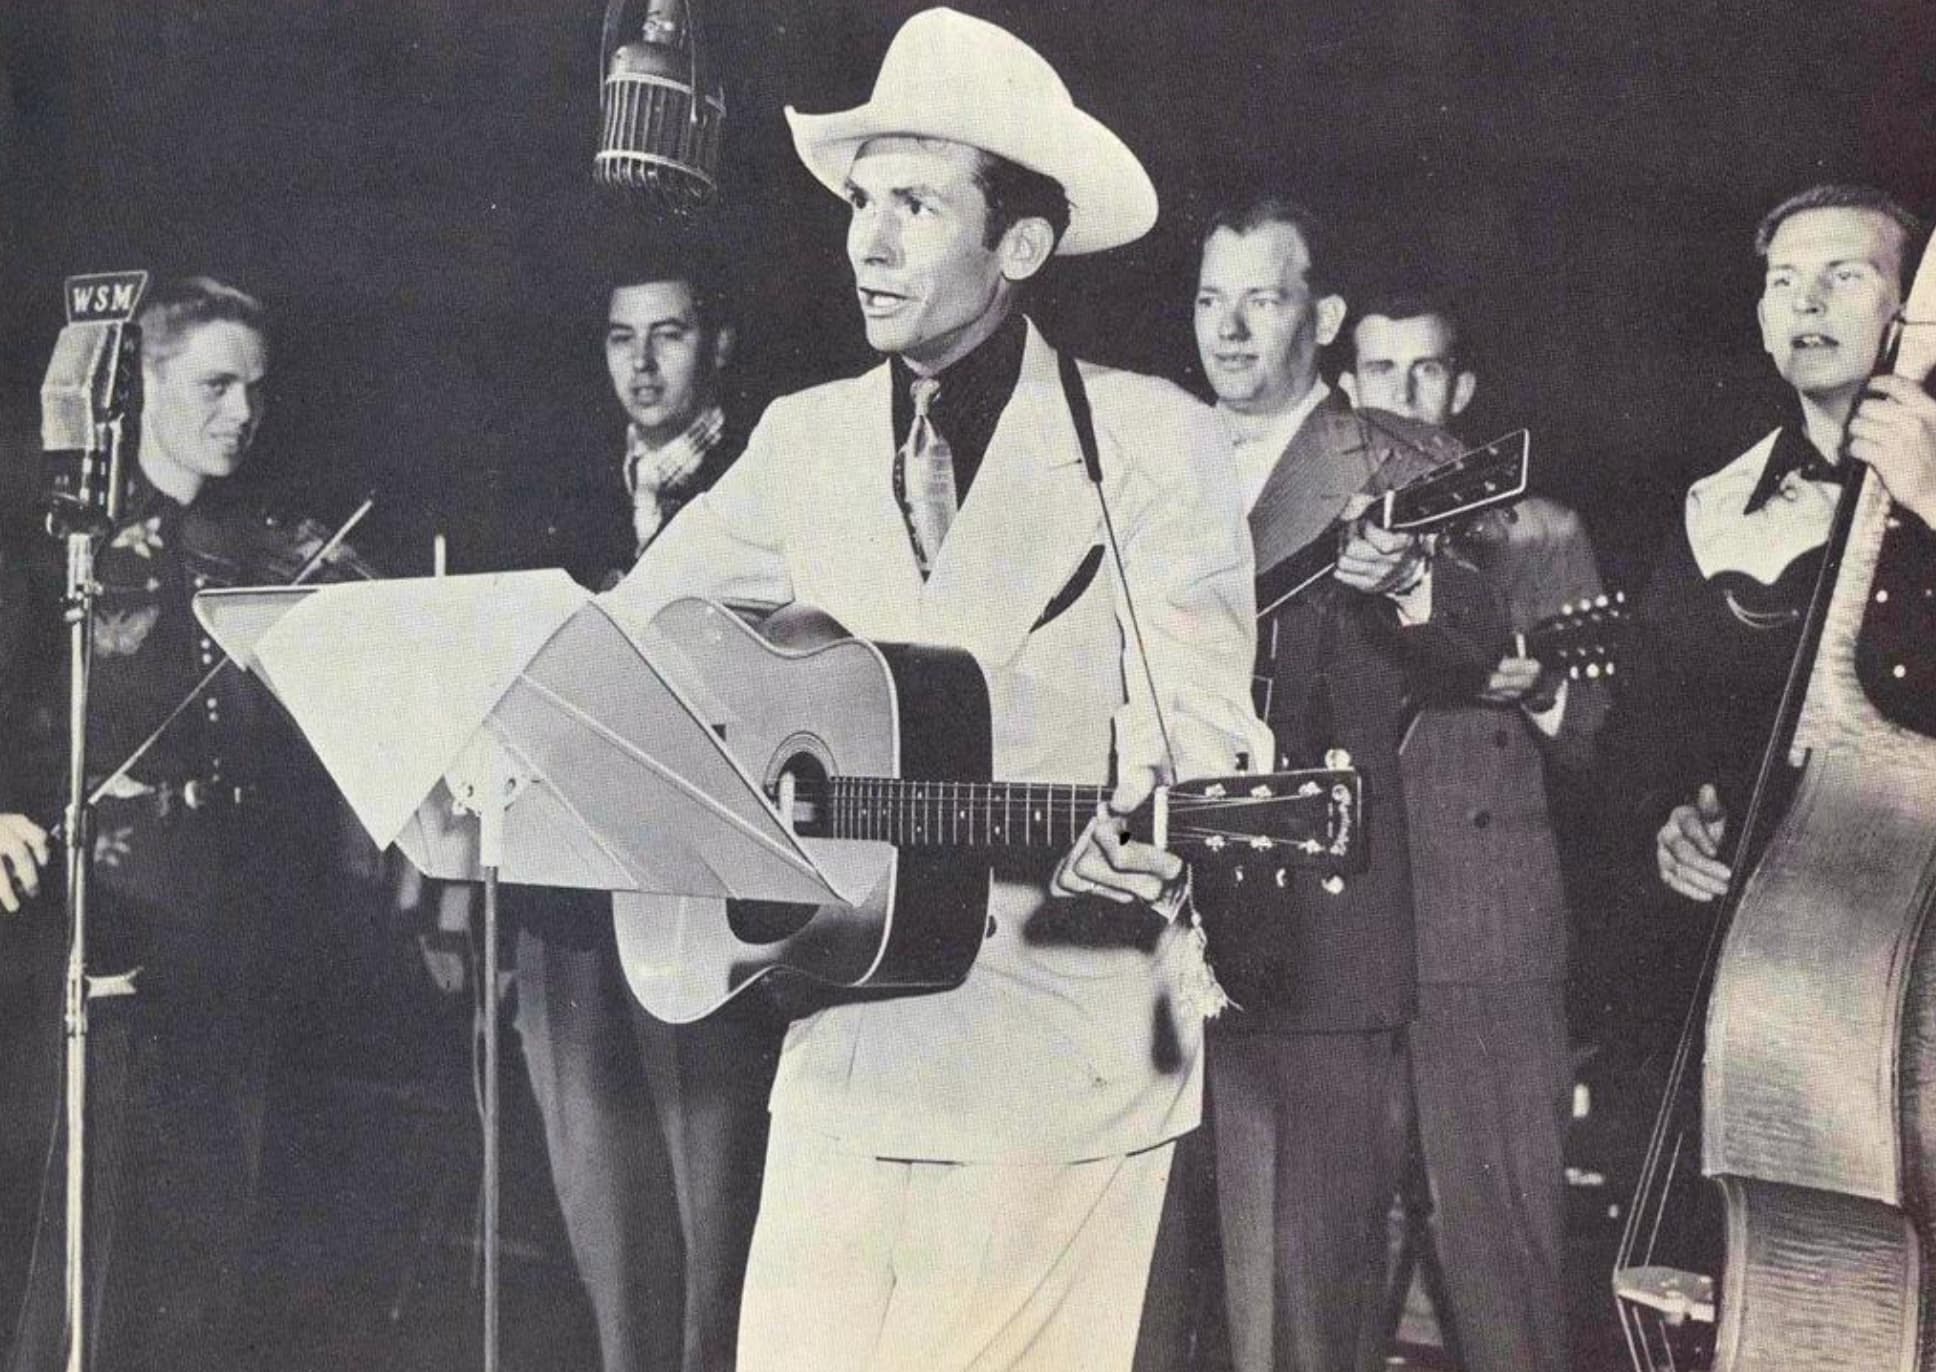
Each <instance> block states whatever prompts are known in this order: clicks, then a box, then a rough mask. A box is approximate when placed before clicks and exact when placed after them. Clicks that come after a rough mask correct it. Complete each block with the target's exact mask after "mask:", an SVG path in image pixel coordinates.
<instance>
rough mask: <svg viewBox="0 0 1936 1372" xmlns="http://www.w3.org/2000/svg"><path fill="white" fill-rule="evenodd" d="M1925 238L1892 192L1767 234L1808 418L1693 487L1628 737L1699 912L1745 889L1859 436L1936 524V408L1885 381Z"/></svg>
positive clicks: (1812, 204)
mask: <svg viewBox="0 0 1936 1372" xmlns="http://www.w3.org/2000/svg"><path fill="white" fill-rule="evenodd" d="M1925 232H1926V230H1925V227H1924V225H1923V224H1922V223H1921V222H1920V221H1919V220H1918V219H1917V218H1916V217H1915V216H1914V215H1912V214H1910V213H1909V212H1908V211H1907V210H1905V209H1904V208H1903V207H1902V206H1901V205H1899V204H1898V203H1897V202H1896V201H1895V200H1894V199H1892V198H1891V197H1890V196H1888V195H1887V194H1885V193H1884V192H1882V191H1879V190H1875V189H1872V188H1870V187H1866V186H1854V185H1836V184H1828V185H1819V186H1813V187H1810V188H1809V189H1807V190H1804V191H1802V192H1800V193H1798V194H1796V195H1792V196H1790V197H1789V198H1787V199H1786V200H1784V201H1782V202H1781V203H1780V204H1779V205H1777V206H1775V208H1774V209H1773V210H1771V211H1769V213H1768V215H1767V216H1766V217H1765V218H1764V219H1763V220H1762V221H1761V224H1760V226H1759V228H1758V229H1757V230H1756V232H1755V240H1754V246H1755V252H1756V254H1757V255H1758V256H1759V257H1761V258H1762V260H1763V262H1764V263H1765V273H1764V276H1763V281H1762V290H1761V298H1760V300H1759V301H1758V303H1757V304H1756V307H1755V316H1756V319H1757V321H1758V322H1759V325H1760V331H1761V343H1762V347H1763V348H1764V349H1765V350H1766V351H1767V353H1768V356H1769V358H1770V359H1771V360H1772V361H1773V362H1774V365H1775V370H1776V371H1777V372H1778V373H1779V374H1780V375H1781V378H1782V380H1783V381H1784V382H1786V383H1787V385H1788V387H1789V388H1790V389H1791V390H1792V391H1793V393H1794V399H1795V409H1794V412H1793V413H1792V415H1791V417H1790V418H1789V419H1788V421H1787V422H1786V423H1784V424H1783V425H1782V426H1781V427H1780V428H1778V429H1776V430H1775V431H1774V432H1772V433H1770V434H1767V435H1766V436H1764V437H1763V438H1761V439H1760V441H1758V442H1757V443H1755V444H1754V445H1753V446H1752V447H1750V448H1749V449H1748V450H1747V451H1746V452H1744V453H1742V454H1741V456H1739V457H1737V458H1736V459H1734V461H1732V462H1730V463H1729V464H1728V465H1726V466H1725V467H1722V468H1721V469H1720V470H1719V471H1717V472H1714V473H1713V474H1712V475H1709V476H1706V477H1703V478H1702V479H1701V480H1699V481H1697V482H1695V483H1694V485H1693V486H1692V487H1691V488H1690V489H1689V491H1688V493H1687V497H1686V501H1685V504H1684V507H1683V512H1682V523H1681V527H1680V529H1679V530H1678V531H1677V534H1676V536H1675V537H1673V538H1672V539H1671V541H1670V543H1669V546H1668V549H1667V551H1666V553H1665V554H1664V555H1663V557H1662V559H1661V562H1660V564H1659V566H1658V568H1657V570H1656V572H1655V575H1654V578H1653V581H1652V583H1651V585H1650V587H1649V589H1648V592H1647V595H1646V597H1645V598H1644V600H1643V602H1642V605H1641V610H1640V614H1641V620H1642V623H1643V625H1644V626H1645V628H1646V629H1647V630H1648V632H1649V633H1650V634H1651V635H1652V637H1653V638H1654V639H1655V640H1656V642H1654V643H1652V644H1650V645H1649V646H1648V649H1647V651H1645V652H1644V653H1641V654H1638V655H1637V662H1636V665H1637V666H1638V667H1640V668H1642V669H1643V670H1641V671H1639V672H1637V673H1635V674H1634V675H1633V676H1632V678H1631V679H1630V680H1629V681H1628V683H1627V686H1626V688H1625V689H1624V690H1623V692H1622V700H1621V704H1620V705H1619V707H1618V708H1617V711H1616V715H1615V721H1614V724H1613V726H1611V727H1610V731H1609V732H1610V735H1611V737H1613V738H1615V739H1617V740H1619V741H1620V742H1621V743H1622V745H1623V747H1622V749H1621V754H1620V757H1619V759H1618V762H1619V766H1620V772H1621V774H1622V776H1621V783H1620V786H1619V789H1618V793H1619V794H1620V795H1621V797H1622V804H1623V805H1624V807H1625V808H1626V811H1627V814H1626V816H1624V817H1625V818H1628V819H1630V820H1632V821H1635V822H1636V824H1637V826H1644V832H1647V833H1650V834H1651V835H1652V837H1653V844H1654V865H1655V868H1656V870H1657V871H1658V874H1659V877H1660V880H1661V881H1662V882H1663V883H1665V884H1666V885H1667V886H1668V887H1669V888H1670V889H1671V890H1673V891H1675V892H1677V893H1678V894H1680V895H1682V896H1685V897H1687V898H1688V899H1690V900H1694V901H1703V902H1705V901H1712V900H1714V899H1715V898H1716V897H1718V896H1721V895H1723V894H1724V893H1725V892H1726V890H1727V886H1728V881H1729V878H1730V869H1729V866H1728V864H1727V862H1726V861H1725V860H1724V858H1723V856H1722V845H1723V842H1724V840H1725V838H1726V836H1727V829H1728V824H1729V822H1730V818H1731V817H1732V816H1734V815H1738V814H1739V813H1740V812H1741V810H1742V808H1743V807H1744V806H1745V805H1746V803H1747V799H1748V795H1749V793H1750V791H1751V789H1752V787H1753V783H1754V777H1755V773H1756V769H1757V765H1758V763H1759V761H1760V757H1761V754H1762V751H1763V749H1764V747H1765V745H1766V743H1767V740H1768V736H1769V734H1770V731H1771V730H1772V728H1773V725H1774V716H1775V711H1776V705H1777V702H1778V700H1779V697H1780V694H1781V689H1782V683H1783V680H1784V678H1785V676H1786V674H1787V671H1788V667H1789V663H1790V661H1791V660H1792V659H1793V658H1794V655H1795V653H1796V650H1797V646H1798V644H1799V641H1800V629H1801V622H1802V619H1803V617H1804V615H1805V612H1806V608H1807V603H1808V597H1809V593H1810V591H1811V589H1812V587H1813V584H1814V581H1815V575H1816V570H1817V569H1818V568H1819V567H1820V565H1821V559H1822V556H1823V551H1824V546H1825V543H1826V540H1827V536H1828V532H1829V524H1830V521H1831V518H1832V516H1833V513H1834V509H1835V505H1836V502H1837V499H1838V498H1839V496H1840V493H1841V486H1842V483H1843V481H1844V480H1845V479H1846V478H1847V476H1848V474H1849V471H1850V464H1848V463H1845V462H1843V461H1842V460H1841V457H1842V452H1843V444H1844V429H1845V428H1846V431H1847V438H1846V442H1847V451H1848V454H1849V455H1850V456H1852V457H1854V458H1856V459H1858V460H1860V461H1861V462H1864V463H1867V464H1868V465H1869V466H1871V467H1873V468H1874V469H1875V471H1876V473H1877V475H1878V476H1879V477H1880V478H1881V480H1882V483H1883V485H1884V486H1885V487H1886V488H1887V490H1888V492H1889V494H1890V496H1891V497H1892V498H1893V500H1894V502H1895V506H1896V509H1895V515H1896V517H1897V518H1898V519H1899V520H1901V521H1902V522H1903V524H1904V525H1906V526H1908V532H1909V535H1910V536H1913V537H1916V538H1919V539H1921V540H1923V541H1924V542H1925V543H1927V542H1928V540H1929V539H1930V529H1931V526H1932V524H1936V400H1932V399H1931V398H1930V396H1929V395H1928V394H1927V393H1926V392H1925V391H1924V389H1923V388H1922V387H1921V386H1919V385H1917V384H1915V383H1914V382H1911V381H1908V380H1905V379H1903V378H1900V377H1896V376H1889V375H1881V376H1872V372H1873V371H1874V369H1875V366H1876V362H1877V358H1878V356H1879V354H1880V351H1881V349H1882V346H1883V343H1884V340H1885V336H1886V334H1887V332H1888V330H1889V327H1890V324H1891V322H1892V321H1895V320H1897V319H1898V318H1899V317H1900V314H1901V310H1902V303H1903V297H1904V294H1905V292H1906V290H1907V287H1908V282H1909V278H1910V274H1911V273H1912V272H1913V271H1914V268H1915V254H1916V251H1917V249H1918V248H1919V247H1920V246H1921V244H1922V242H1923V238H1924V235H1925ZM1926 324H1927V321H1917V322H1916V324H1915V325H1914V326H1915V327H1926ZM1915 599H1918V600H1920V598H1915ZM1926 673H1927V665H1926V664H1924V665H1920V666H1918V667H1916V668H1915V669H1914V671H1913V672H1912V673H1911V674H1910V676H1909V677H1908V678H1907V679H1905V680H1903V681H1901V682H1900V683H1892V689H1896V690H1901V691H1903V692H1905V693H1906V698H1913V697H1914V696H1915V695H1917V694H1922V693H1926V692H1928V691H1929V690H1930V689H1932V683H1931V682H1930V681H1929V680H1928V679H1927V676H1926ZM1663 734H1664V735H1665V736H1663Z"/></svg>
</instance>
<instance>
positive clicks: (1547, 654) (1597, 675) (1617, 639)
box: [1521, 591, 1634, 681]
mask: <svg viewBox="0 0 1936 1372" xmlns="http://www.w3.org/2000/svg"><path fill="white" fill-rule="evenodd" d="M1633 627H1634V624H1633V616H1632V612H1631V611H1630V610H1629V609H1628V608H1627V593H1626V592H1625V591H1610V592H1607V593H1606V594H1603V595H1597V596H1594V597H1592V598H1591V599H1590V600H1582V601H1579V602H1578V603H1576V604H1575V603H1569V604H1566V605H1563V606H1561V607H1560V612H1559V613H1558V614H1556V615H1549V616H1547V617H1546V618H1545V619H1542V620H1541V621H1540V622H1539V623H1537V624H1535V625H1534V626H1533V627H1532V628H1531V629H1529V630H1528V631H1527V632H1526V635H1525V643H1524V644H1523V646H1522V648H1521V655H1522V656H1525V657H1530V658H1536V659H1538V661H1539V662H1540V663H1541V664H1542V665H1543V666H1545V667H1548V668H1550V669H1551V670H1553V671H1556V672H1563V673H1565V674H1566V676H1567V677H1568V678H1569V679H1570V680H1573V681H1602V680H1605V679H1606V678H1608V677H1611V676H1612V675H1613V674H1614V672H1615V670H1616V669H1617V668H1618V667H1619V665H1620V658H1621V656H1622V654H1624V653H1625V652H1626V650H1627V646H1628V642H1629V639H1630V637H1631V635H1632V633H1633Z"/></svg>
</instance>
